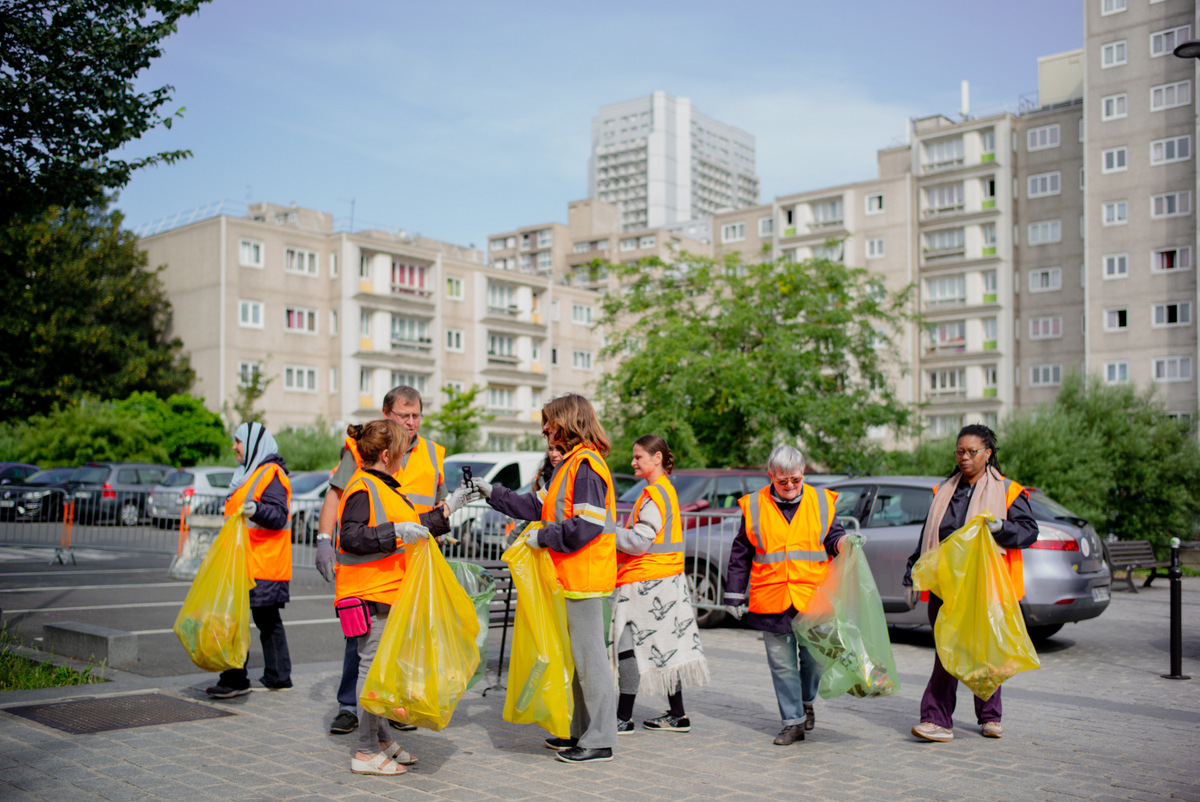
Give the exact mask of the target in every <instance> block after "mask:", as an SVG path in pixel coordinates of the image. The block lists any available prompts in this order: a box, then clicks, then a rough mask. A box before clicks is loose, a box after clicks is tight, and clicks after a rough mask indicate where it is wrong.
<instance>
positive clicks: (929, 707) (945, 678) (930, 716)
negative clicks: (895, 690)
mask: <svg viewBox="0 0 1200 802" xmlns="http://www.w3.org/2000/svg"><path fill="white" fill-rule="evenodd" d="M940 609H942V600H941V599H939V598H938V597H937V596H934V595H933V594H932V593H930V594H929V625H930V626H933V622H934V621H936V620H937V614H938V610H940ZM957 696H958V680H957V679H955V678H954V676H953V675H951V674H950V673H949V672H948V671H946V669H944V668H942V661H941V660H940V659H939V658H938V656H937V652H936V651H935V652H934V654H933V674H932V675H930V677H929V684H928V685H926V686H925V695H924V696H922V697H921V721H922V722H925V721H931V722H933V723H934V724H937V725H938V726H939V727H945V728H947V729H952V728H953V727H954V705H955V703H956V702H957V701H958V700H957V698H956V697H957ZM972 698H973V699H974V700H975V718H976V720H977V721H978V722H979V723H980V724H984V723H986V722H988V721H997V722H998V721H1000V713H1001V709H1000V689H999V688H997V689H996V692H995V693H993V694H992V698H991V699H988V700H987V701H986V702H985V701H983V700H982V699H980V698H979V697H978V696H975V695H974V694H972Z"/></svg>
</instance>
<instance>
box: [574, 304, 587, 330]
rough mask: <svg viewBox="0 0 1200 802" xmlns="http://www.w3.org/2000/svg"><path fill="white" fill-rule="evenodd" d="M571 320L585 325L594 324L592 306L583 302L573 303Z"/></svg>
mask: <svg viewBox="0 0 1200 802" xmlns="http://www.w3.org/2000/svg"><path fill="white" fill-rule="evenodd" d="M571 322H572V323H582V324H583V325H585V326H590V325H592V308H591V307H590V306H584V305H583V304H572V305H571Z"/></svg>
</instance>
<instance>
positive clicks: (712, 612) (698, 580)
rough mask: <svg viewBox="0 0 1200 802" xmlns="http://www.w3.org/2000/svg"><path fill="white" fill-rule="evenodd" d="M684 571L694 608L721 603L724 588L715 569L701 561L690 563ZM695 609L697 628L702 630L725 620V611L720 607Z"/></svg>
mask: <svg viewBox="0 0 1200 802" xmlns="http://www.w3.org/2000/svg"><path fill="white" fill-rule="evenodd" d="M684 571H685V573H684V576H686V577H687V586H688V595H690V596H691V599H692V605H693V606H694V607H695V606H696V605H698V604H715V605H719V604H720V603H721V595H722V593H723V592H724V587H723V585H722V583H721V577H720V574H719V573H718V572H717V569H716V568H715V567H713V566H710V565H709V564H708V563H707V562H704V561H703V560H701V561H700V562H698V563H694V564H692V563H689V564H688V566H687V567H686V568H685V569H684ZM695 609H696V626H698V627H700V628H701V629H708V628H710V627H715V626H718V625H719V624H721V622H723V621H724V620H725V611H724V610H723V609H721V608H720V607H715V608H701V607H695Z"/></svg>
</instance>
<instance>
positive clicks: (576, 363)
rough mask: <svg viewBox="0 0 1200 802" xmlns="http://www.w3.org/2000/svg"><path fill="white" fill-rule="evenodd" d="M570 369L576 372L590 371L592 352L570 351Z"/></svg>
mask: <svg viewBox="0 0 1200 802" xmlns="http://www.w3.org/2000/svg"><path fill="white" fill-rule="evenodd" d="M571 367H573V368H575V369H576V370H591V369H592V352H591V351H572V352H571Z"/></svg>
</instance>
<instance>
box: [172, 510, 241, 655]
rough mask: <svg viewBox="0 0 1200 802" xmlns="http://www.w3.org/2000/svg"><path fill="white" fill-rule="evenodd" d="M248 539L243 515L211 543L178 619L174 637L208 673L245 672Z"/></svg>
mask: <svg viewBox="0 0 1200 802" xmlns="http://www.w3.org/2000/svg"><path fill="white" fill-rule="evenodd" d="M248 541H249V536H248V534H247V533H246V522H245V519H244V518H243V517H242V514H241V513H240V512H239V513H237V514H236V515H231V516H229V519H228V520H227V521H225V525H224V526H223V527H221V533H220V534H219V535H217V539H216V540H215V541H213V544H212V547H210V548H209V550H208V554H207V555H205V557H204V562H202V563H201V564H200V569H199V570H198V571H197V572H196V578H195V579H193V580H192V587H191V589H190V590H189V591H188V594H187V598H185V599H184V600H183V607H182V608H181V609H180V610H179V615H178V616H177V617H176V618H175V627H174V629H175V634H176V635H177V636H178V637H179V642H180V643H182V644H183V648H184V649H187V653H188V656H189V657H191V658H192V662H193V663H195V664H196V665H197V666H199V667H200V668H202V669H204V670H205V671H224V670H225V669H227V668H242V667H243V666H245V665H246V655H247V654H249V652H250V588H252V587H254V580H253V579H251V578H250V570H249V568H248V563H247V561H246V560H247V556H248V549H249V544H248Z"/></svg>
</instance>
